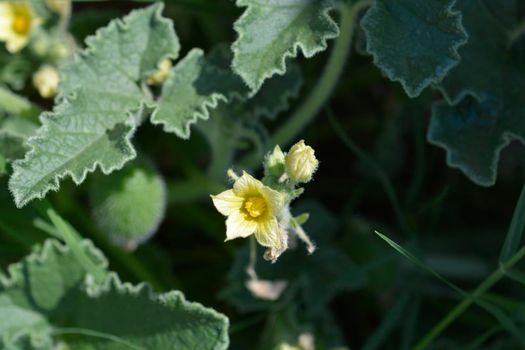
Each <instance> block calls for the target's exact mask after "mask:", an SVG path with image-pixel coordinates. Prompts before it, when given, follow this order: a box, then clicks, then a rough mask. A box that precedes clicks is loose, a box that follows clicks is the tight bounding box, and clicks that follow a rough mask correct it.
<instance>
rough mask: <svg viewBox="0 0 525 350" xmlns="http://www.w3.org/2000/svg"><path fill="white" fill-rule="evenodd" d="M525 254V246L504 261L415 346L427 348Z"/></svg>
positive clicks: (419, 349) (418, 348) (417, 348)
mask: <svg viewBox="0 0 525 350" xmlns="http://www.w3.org/2000/svg"><path fill="white" fill-rule="evenodd" d="M524 256H525V246H524V247H522V248H521V249H520V250H518V251H517V252H516V254H514V255H513V256H512V257H511V258H510V259H509V260H507V261H506V262H505V263H503V264H502V265H501V266H500V267H499V268H498V269H497V270H495V271H494V272H493V273H492V274H490V275H489V276H488V277H487V278H486V279H485V280H484V281H483V282H481V284H479V286H478V287H477V288H476V289H475V290H474V291H473V292H472V293H471V294H468V295H466V296H465V297H464V298H463V300H462V301H461V302H460V303H459V304H458V305H456V307H454V309H452V310H451V311H450V312H449V313H448V314H447V315H446V316H445V317H444V318H443V319H442V320H441V321H440V322H439V323H438V324H437V325H435V326H434V327H433V328H432V329H431V330H430V331H429V332H428V333H427V334H426V335H425V336H424V337H423V338H421V339H420V341H419V342H418V343H417V344H416V345H415V346H414V349H416V350H421V349H425V348H426V347H427V346H428V345H429V344H430V343H431V342H432V341H433V340H434V339H435V338H436V337H437V336H439V335H440V334H441V333H442V332H443V331H444V330H445V329H446V328H447V327H448V326H449V325H450V324H451V323H452V322H454V321H455V320H456V319H457V318H458V317H459V316H460V315H461V314H462V313H463V312H465V310H467V309H468V308H469V307H470V306H471V305H472V304H473V303H474V302H478V299H479V297H481V296H482V295H483V294H485V292H486V291H488V290H489V289H490V288H492V286H494V285H495V284H496V283H497V282H499V281H500V280H501V279H502V278H503V277H504V276H505V271H506V270H509V269H510V268H512V267H513V266H514V265H515V264H516V263H518V262H519V261H520V260H521V259H522V258H523V257H524Z"/></svg>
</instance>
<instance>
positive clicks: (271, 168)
mask: <svg viewBox="0 0 525 350" xmlns="http://www.w3.org/2000/svg"><path fill="white" fill-rule="evenodd" d="M264 170H265V175H267V176H273V177H276V178H279V177H281V175H282V174H283V173H284V153H283V151H281V148H280V147H279V146H275V148H274V149H273V151H271V152H270V153H268V155H267V156H266V159H265V162H264Z"/></svg>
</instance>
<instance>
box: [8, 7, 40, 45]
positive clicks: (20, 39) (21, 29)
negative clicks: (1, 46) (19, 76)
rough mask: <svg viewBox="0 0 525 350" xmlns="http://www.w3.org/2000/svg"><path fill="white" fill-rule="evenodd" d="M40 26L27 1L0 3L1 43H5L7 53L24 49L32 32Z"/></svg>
mask: <svg viewBox="0 0 525 350" xmlns="http://www.w3.org/2000/svg"><path fill="white" fill-rule="evenodd" d="M39 24H40V19H39V18H37V17H36V16H35V14H34V13H33V10H32V9H31V6H29V3H28V2H27V1H23V0H20V1H0V41H5V44H6V48H7V51H9V52H11V53H15V52H18V51H20V50H21V49H23V48H24V47H25V46H26V45H27V42H28V41H29V37H30V35H31V31H32V30H33V29H34V28H35V27H36V26H38V25H39Z"/></svg>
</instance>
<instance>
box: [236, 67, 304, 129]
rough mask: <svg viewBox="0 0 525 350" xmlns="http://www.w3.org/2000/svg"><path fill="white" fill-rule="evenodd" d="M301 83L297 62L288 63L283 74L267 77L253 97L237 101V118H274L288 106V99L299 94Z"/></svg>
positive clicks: (301, 76)
mask: <svg viewBox="0 0 525 350" xmlns="http://www.w3.org/2000/svg"><path fill="white" fill-rule="evenodd" d="M302 85H303V75H302V72H301V69H300V68H299V66H298V65H297V64H290V66H289V67H288V70H287V71H286V73H285V74H284V75H278V76H274V77H272V78H271V79H268V80H267V81H266V83H265V84H264V85H263V86H262V87H261V89H260V90H259V91H258V92H257V93H256V94H255V95H254V96H253V97H251V98H249V99H248V100H246V101H239V102H238V104H239V105H240V107H241V108H240V111H239V118H240V119H243V120H247V121H250V120H256V119H258V118H260V117H264V118H268V119H272V120H273V119H275V118H276V117H277V116H278V115H279V113H281V112H284V111H287V110H288V109H289V108H290V100H292V99H294V98H296V97H298V96H299V90H300V89H301V86H302ZM234 103H235V102H234Z"/></svg>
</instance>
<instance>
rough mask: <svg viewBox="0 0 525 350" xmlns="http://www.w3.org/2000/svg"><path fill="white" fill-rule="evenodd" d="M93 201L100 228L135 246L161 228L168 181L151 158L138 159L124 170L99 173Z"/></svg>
mask: <svg viewBox="0 0 525 350" xmlns="http://www.w3.org/2000/svg"><path fill="white" fill-rule="evenodd" d="M90 202H91V207H92V214H93V219H94V220H95V223H96V225H97V227H98V229H99V230H100V231H102V232H103V233H104V234H107V235H108V237H109V238H110V239H111V241H113V242H114V243H115V244H117V245H119V246H121V247H123V248H125V249H128V250H133V249H135V248H136V247H137V246H138V245H139V244H141V243H143V242H144V241H146V240H148V239H149V238H151V236H152V235H153V234H154V233H155V232H156V231H157V228H158V226H159V224H160V222H161V221H162V219H163V217H164V213H165V211H166V202H167V198H166V185H165V183H164V180H163V179H162V176H161V175H160V174H159V172H158V171H157V170H156V169H155V168H154V167H153V166H152V165H151V163H150V162H148V161H144V160H135V161H134V162H133V163H131V164H129V165H127V166H126V167H124V168H123V169H122V170H120V171H117V172H114V173H112V174H110V175H102V174H101V175H99V176H97V177H96V178H95V180H94V181H93V184H92V186H91V191H90Z"/></svg>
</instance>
